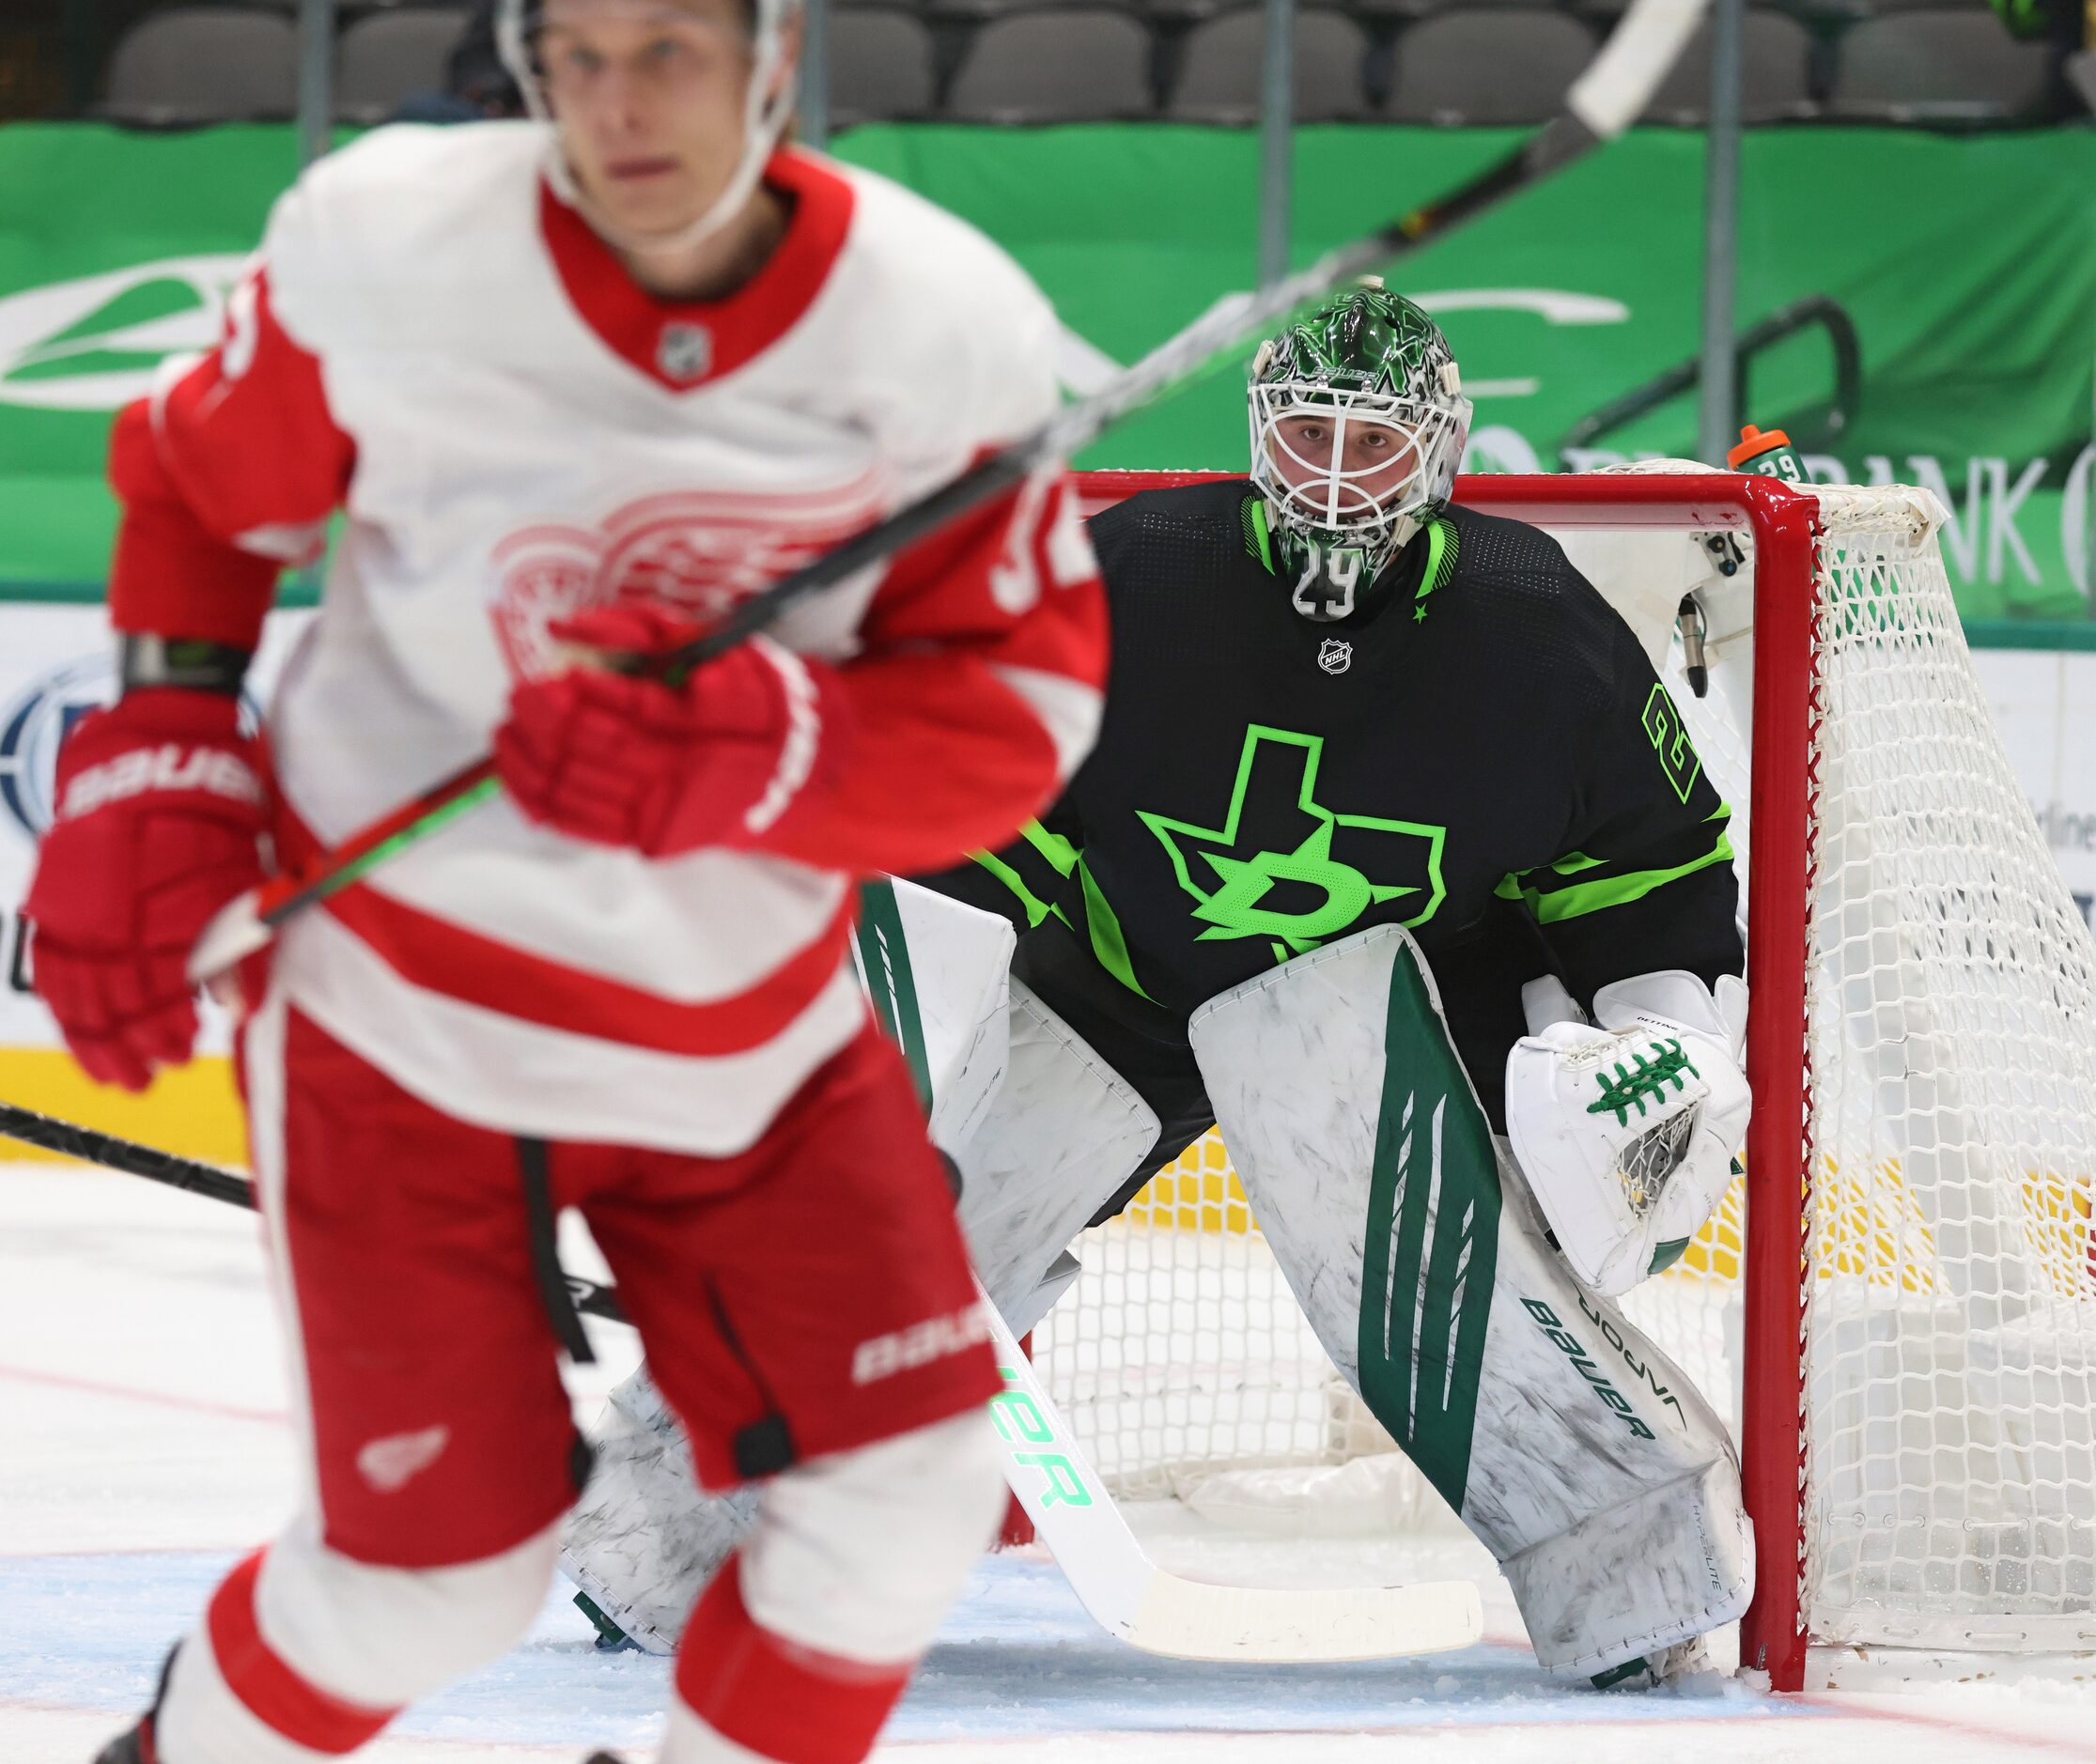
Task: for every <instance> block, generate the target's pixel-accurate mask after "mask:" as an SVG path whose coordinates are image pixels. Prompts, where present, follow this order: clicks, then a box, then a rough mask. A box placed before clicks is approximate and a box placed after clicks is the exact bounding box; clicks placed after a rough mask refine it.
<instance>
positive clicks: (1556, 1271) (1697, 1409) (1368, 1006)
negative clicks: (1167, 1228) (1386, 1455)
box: [1191, 925, 1753, 1676]
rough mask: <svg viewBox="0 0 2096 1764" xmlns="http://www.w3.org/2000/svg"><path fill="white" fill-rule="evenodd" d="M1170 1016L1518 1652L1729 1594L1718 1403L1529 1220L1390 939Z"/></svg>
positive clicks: (1567, 1649)
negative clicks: (1486, 1551) (1469, 1552)
mask: <svg viewBox="0 0 2096 1764" xmlns="http://www.w3.org/2000/svg"><path fill="white" fill-rule="evenodd" d="M1191 1037H1192V1041H1193V1048H1194V1054H1195V1057H1196V1059H1197V1060H1199V1061H1200V1065H1201V1071H1202V1075H1203V1078H1204V1079H1205V1080H1206V1082H1207V1086H1208V1093H1209V1096H1210V1098H1211V1099H1212V1100H1213V1101H1214V1103H1215V1106H1216V1112H1217V1115H1218V1118H1219V1122H1220V1125H1221V1127H1222V1132H1223V1137H1224V1138H1225V1140H1226V1141H1227V1142H1228V1144H1229V1146H1230V1151H1231V1157H1232V1161H1233V1162H1234V1165H1235V1166H1236V1168H1237V1171H1238V1174H1239V1176H1240V1177H1241V1178H1242V1180H1243V1182H1244V1184H1245V1187H1246V1190H1247V1192H1248V1194H1249V1195H1250V1199H1251V1203H1252V1209H1253V1211H1254V1213H1255V1214H1256V1215H1257V1216H1258V1218H1259V1221H1260V1224H1261V1226H1262V1228H1263V1230H1265V1236H1266V1239H1267V1243H1268V1245H1269V1246H1270V1247H1271V1248H1272V1250H1273V1252H1274V1255H1275V1258H1276V1259H1277V1261H1279V1262H1280V1264H1281V1270H1282V1272H1283V1274H1284V1275H1285V1276H1286V1277H1287V1279H1288V1283H1289V1285H1290V1287H1291V1288H1292V1289H1293V1290H1294V1292H1295V1293H1296V1298H1297V1300H1298V1301H1299V1302H1300V1303H1301V1305H1302V1307H1303V1309H1304V1312H1305V1314H1306V1315H1307V1316H1308V1317H1309V1319H1310V1322H1311V1323H1312V1327H1313V1328H1314V1329H1315V1330H1316V1332H1317V1335H1318V1338H1319V1339H1320V1340H1321V1341H1322V1342H1323V1344H1324V1346H1325V1349H1326V1352H1327V1354H1330V1355H1331V1358H1332V1360H1333V1363H1334V1364H1335V1365H1336V1366H1337V1367H1338V1368H1339V1369H1340V1371H1341V1372H1342V1373H1343V1375H1344V1377H1345V1378H1346V1380H1347V1382H1348V1383H1349V1384H1351V1385H1353V1386H1354V1388H1355V1389H1356V1390H1357V1391H1359V1393H1360V1395H1361V1397H1362V1398H1363V1400H1365V1401H1366V1402H1367V1404H1368V1406H1369V1408H1370V1409H1371V1410H1372V1411H1373V1412H1374V1415H1375V1416H1376V1418H1377V1419H1378V1420H1380V1421H1381V1422H1382V1423H1383V1425H1384V1426H1385V1427H1387V1428H1389V1429H1390V1432H1391V1434H1392V1435H1393V1436H1394V1437H1395V1438H1396V1440H1397V1441H1398V1443H1399V1445H1400V1446H1402V1447H1404V1448H1405V1452H1406V1453H1407V1455H1408V1456H1410V1457H1411V1458H1412V1460H1413V1462H1415V1463H1417V1464H1418V1465H1419V1467H1420V1468H1421V1471H1422V1472H1424V1473H1425V1475H1426V1476H1427V1478H1429V1480H1431V1481H1432V1482H1433V1483H1434V1484H1435V1486H1436V1488H1437V1489H1438V1490H1439V1491H1440V1493H1441V1494H1442V1495H1443V1497H1444V1498H1446V1499H1447V1500H1448V1502H1449V1504H1450V1505H1451V1506H1452V1507H1453V1508H1454V1509H1456V1511H1457V1512H1458V1513H1459V1514H1460V1515H1461V1517H1462V1519H1463V1521H1464V1523H1465V1524H1467V1526H1468V1527H1469V1528H1470V1530H1471V1531H1472V1532H1473V1533H1474V1534H1475V1535H1476V1536H1477V1537H1478V1538H1479V1539H1480V1540H1482V1541H1483V1543H1484V1544H1485V1545H1486V1546H1487V1547H1489V1548H1490V1549H1491V1551H1492V1552H1493V1555H1495V1556H1496V1557H1497V1559H1498V1562H1499V1564H1500V1567H1501V1570H1502V1571H1503V1572H1504V1573H1505V1575H1506V1577H1507V1579H1508V1581H1509V1582H1510V1583H1511V1585H1512V1586H1513V1588H1514V1595H1515V1597H1516V1599H1517V1601H1518V1602H1519V1603H1520V1607H1521V1613H1522V1617H1523V1618H1524V1620H1525V1621H1526V1623H1527V1625H1528V1629H1529V1638H1530V1640H1531V1642H1532V1643H1533V1645H1534V1647H1535V1650H1536V1657H1537V1659H1538V1660H1539V1661H1540V1662H1541V1663H1543V1664H1544V1665H1545V1667H1547V1668H1549V1669H1550V1670H1552V1671H1554V1672H1559V1673H1563V1674H1566V1675H1581V1676H1584V1675H1589V1674H1594V1673H1600V1672H1604V1671H1607V1670H1608V1669H1609V1668H1612V1667H1615V1666H1618V1665H1621V1664H1623V1663H1627V1662H1630V1661H1633V1660H1636V1659H1638V1658H1640V1657H1642V1656H1647V1655H1650V1654H1652V1653H1653V1652H1654V1651H1655V1650H1658V1649H1662V1648H1669V1647H1671V1646H1673V1645H1675V1644H1677V1643H1680V1642H1684V1641H1686V1640H1687V1639H1689V1638H1690V1637H1691V1636H1695V1635H1700V1634H1702V1633H1704V1632H1707V1631H1709V1630H1712V1629H1715V1628H1716V1627H1717V1626H1719V1625H1720V1624H1723V1623H1726V1622H1730V1621H1731V1620H1732V1619H1733V1618H1735V1617H1738V1616H1739V1615H1740V1614H1741V1612H1742V1611H1744V1610H1745V1608H1746V1606H1747V1601H1748V1600H1749V1598H1750V1597H1751V1595H1752V1589H1753V1550H1752V1543H1751V1539H1750V1535H1749V1532H1748V1528H1747V1520H1746V1516H1745V1513H1744V1511H1743V1509H1742V1507H1741V1501H1740V1490H1739V1467H1738V1462H1737V1459H1736V1458H1735V1456H1734V1454H1733V1451H1732V1448H1731V1442H1730V1440H1729V1439H1728V1438H1727V1437H1726V1433H1725V1430H1724V1426H1723V1424H1722V1423H1721V1422H1720V1421H1719V1420H1718V1418H1717V1417H1716V1415H1715V1414H1714V1413H1713V1412H1712V1410H1711V1409H1710V1407H1709V1405H1708V1404H1707V1403H1706V1402H1704V1400H1702V1398H1701V1397H1700V1395H1699V1394H1698V1393H1697V1392H1696V1390H1695V1389H1694V1387H1693V1386H1692V1385H1689V1383H1688V1381H1687V1380H1686V1378H1685V1376H1684V1375H1683V1374H1682V1373H1681V1372H1680V1370H1679V1369H1676V1368H1675V1367H1674V1366H1672V1365H1671V1364H1670V1363H1669V1361H1668V1360H1667V1359H1666V1358H1665V1356H1664V1355H1663V1354H1660V1353H1659V1352H1658V1351H1656V1350H1655V1349H1654V1347H1653V1346H1652V1344H1651V1343H1649V1342H1648V1341H1647V1340H1646V1339H1645V1338H1643V1337H1642V1336H1641V1335H1639V1334H1638V1331H1637V1330H1636V1329H1634V1328H1633V1327H1632V1326H1631V1325H1630V1324H1629V1323H1627V1322H1625V1321H1624V1319H1623V1318H1622V1316H1621V1315H1620V1313H1618V1312H1617V1311H1615V1310H1614V1309H1613V1308H1611V1307H1610V1306H1608V1305H1607V1303H1606V1301H1603V1300H1598V1299H1594V1298H1591V1297H1590V1296H1588V1295H1587V1294H1586V1293H1584V1292H1581V1290H1580V1289H1579V1287H1578V1286H1577V1285H1576V1283H1575V1282H1574V1281H1573V1279H1572V1278H1571V1277H1570V1276H1569V1274H1568V1273H1567V1271H1566V1268H1565V1264H1564V1262H1563V1261H1562V1260H1561V1259H1560V1257H1559V1256H1558V1255H1556V1254H1555V1253H1554V1252H1553V1251H1552V1250H1551V1249H1550V1248H1549V1247H1548V1246H1547V1245H1546V1244H1545V1242H1544V1241H1543V1237H1542V1233H1541V1230H1540V1229H1539V1228H1538V1226H1537V1223H1536V1221H1535V1219H1534V1217H1533V1215H1532V1214H1531V1212H1530V1207H1529V1201H1528V1199H1527V1197H1526V1194H1525V1192H1524V1191H1523V1189H1522V1187H1521V1185H1520V1183H1519V1181H1518V1179H1517V1178H1516V1177H1515V1176H1514V1172H1513V1169H1512V1165H1511V1162H1510V1161H1508V1160H1505V1159H1503V1157H1502V1155H1501V1153H1500V1151H1499V1149H1498V1146H1497V1145H1496V1144H1495V1142H1494V1140H1493V1137H1492V1134H1491V1130H1490V1126H1489V1123H1488V1122H1486V1121H1485V1118H1484V1114H1483V1109H1482V1108H1481V1107H1480V1106H1479V1105H1478V1102H1477V1099H1476V1095H1475V1093H1474V1092H1473V1091H1472V1090H1471V1088H1470V1084H1469V1080H1468V1077H1467V1075H1466V1074H1465V1073H1464V1071H1463V1068H1462V1065H1461V1063H1460V1061H1459V1060H1457V1058H1456V1055H1455V1051H1454V1049H1453V1047H1452V1044H1450V1042H1449V1039H1448V1032H1447V1029H1446V1027H1445V1026H1444V1024H1443V1022H1442V1019H1441V1014H1440V1001H1439V998H1438V997H1437V995H1436V993H1435V990H1434V986H1433V982H1432V978H1431V976H1430V975H1429V974H1428V972H1427V969H1426V966H1425V963H1424V960H1423V959H1422V958H1421V955H1420V953H1419V949H1418V946H1417V945H1416V944H1415V943H1414V942H1413V941H1412V939H1411V937H1410V936H1408V935H1407V934H1406V933H1405V932H1404V931H1403V930H1401V929H1399V928H1397V927H1395V926H1388V925H1386V926H1379V927H1377V928H1375V929H1374V930H1371V931H1367V932H1363V933H1361V934H1360V935H1359V936H1354V937H1350V938H1347V939H1345V940H1343V941H1342V942H1339V943H1335V944H1333V945H1331V946H1329V947H1328V948H1327V949H1323V950H1319V951H1315V952H1312V953H1311V954H1308V955H1303V956H1298V957H1297V958H1296V960H1294V961H1292V962H1289V963H1287V964H1285V965H1284V966H1283V967H1279V968H1276V969H1274V970H1272V971H1271V972H1269V973H1266V974H1263V975H1261V976H1259V977H1258V978H1256V979H1254V980H1252V981H1249V982H1247V983H1245V984H1244V985H1242V986H1239V987H1236V988H1234V989H1233V990H1232V991H1230V992H1227V993H1225V994H1223V995H1222V996H1221V997H1219V998H1215V999H1213V1000H1211V1001H1210V1002H1209V1003H1207V1004H1205V1005H1203V1007H1202V1008H1201V1009H1200V1010H1199V1011H1197V1012H1196V1013H1195V1014H1194V1016H1193V1020H1192V1024H1191Z"/></svg>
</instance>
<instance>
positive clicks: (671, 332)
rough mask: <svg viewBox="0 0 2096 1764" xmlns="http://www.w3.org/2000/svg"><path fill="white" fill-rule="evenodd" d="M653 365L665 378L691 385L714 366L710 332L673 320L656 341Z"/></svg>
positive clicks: (680, 320)
mask: <svg viewBox="0 0 2096 1764" xmlns="http://www.w3.org/2000/svg"><path fill="white" fill-rule="evenodd" d="M655 365H656V366H657V367H658V368H659V369H660V371H661V375H662V378H663V379H670V380H675V381H676V382H677V383H678V384H679V385H687V386H688V385H690V384H691V382H692V381H693V380H697V379H705V378H706V369H707V368H709V367H711V366H712V365H713V333H711V332H709V331H708V330H706V327H705V326H704V325H695V324H692V323H691V322H690V321H689V320H685V319H673V320H672V321H671V322H670V323H668V324H666V325H664V326H663V327H662V333H661V335H660V336H659V337H657V338H656V340H655Z"/></svg>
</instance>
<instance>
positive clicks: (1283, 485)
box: [1251, 279, 1470, 623]
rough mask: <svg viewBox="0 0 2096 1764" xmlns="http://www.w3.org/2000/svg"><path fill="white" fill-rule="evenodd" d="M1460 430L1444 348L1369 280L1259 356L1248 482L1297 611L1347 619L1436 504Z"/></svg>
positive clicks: (1456, 378) (1403, 303)
mask: <svg viewBox="0 0 2096 1764" xmlns="http://www.w3.org/2000/svg"><path fill="white" fill-rule="evenodd" d="M1469 433H1470V401H1469V400H1468V399H1467V398H1466V397H1464V396H1463V381H1462V377H1461V375H1460V374H1459V373H1458V372H1457V371H1456V365H1455V357H1454V355H1453V354H1452V352H1451V351H1450V349H1449V344H1448V339H1447V338H1446V337H1444V336H1443V335H1442V334H1441V329H1440V327H1439V326H1438V325H1436V323H1435V322H1434V321H1433V319H1431V318H1429V317H1427V316H1426V314H1425V313H1424V312H1423V311H1422V310H1421V308H1420V307H1418V306H1416V305H1414V304H1413V303H1412V302H1410V301H1408V300H1405V298H1404V297H1403V296H1402V295H1398V294H1392V293H1390V291H1389V290H1387V289H1386V288H1385V287H1384V286H1382V284H1381V283H1380V282H1379V281H1375V280H1373V279H1371V280H1367V281H1363V282H1362V283H1361V284H1359V286H1355V287H1352V288H1349V289H1348V290H1346V291H1345V292H1344V293H1343V294H1341V295H1339V296H1337V297H1336V298H1335V299H1333V300H1331V301H1329V302H1327V303H1326V304H1325V305H1323V306H1321V307H1319V308H1318V309H1317V311H1315V312H1314V313H1312V314H1311V315H1310V317H1307V318H1304V319H1300V320H1298V321H1297V322H1296V323H1295V324H1292V325H1290V326H1289V327H1288V328H1287V329H1286V330H1285V331H1282V332H1281V333H1280V334H1279V335H1277V336H1274V337H1271V338H1269V339H1268V340H1267V341H1266V342H1265V343H1263V344H1261V345H1260V346H1259V353H1258V354H1257V355H1256V356H1255V357H1254V358H1253V360H1252V364H1251V481H1252V484H1253V486H1254V487H1256V488H1257V489H1258V490H1259V492H1260V494H1261V495H1262V496H1263V497H1264V499H1265V505H1266V523H1267V526H1268V528H1269V529H1270V530H1271V532H1272V533H1273V534H1274V538H1275V553H1276V555H1275V565H1276V567H1277V568H1278V569H1279V570H1281V572H1282V573H1284V574H1285V575H1286V576H1287V577H1288V579H1289V580H1291V582H1292V583H1293V590H1292V593H1291V596H1290V600H1291V604H1292V605H1293V606H1294V607H1295V609H1296V611H1297V612H1299V613H1301V614H1302V615H1303V616H1304V617H1305V618H1307V619H1312V620H1316V621H1318V622H1320V623H1327V622H1330V621H1332V620H1336V619H1343V618H1345V617H1347V616H1348V615H1349V614H1351V613H1352V612H1353V611H1355V608H1356V606H1357V605H1358V604H1359V598H1360V596H1364V595H1366V594H1367V593H1368V592H1369V591H1370V590H1371V589H1372V588H1373V587H1374V583H1375V581H1376V580H1377V579H1378V578H1380V577H1381V576H1382V575H1383V573H1384V572H1385V571H1386V570H1387V569H1389V567H1390V564H1391V562H1392V561H1393V560H1394V559H1395V558H1396V557H1397V554H1398V553H1399V552H1400V551H1402V550H1403V549H1405V545H1406V543H1407V542H1408V541H1409V540H1410V539H1411V537H1412V535H1413V534H1415V533H1417V532H1418V531H1419V530H1420V529H1421V527H1422V526H1424V525H1425V524H1426V522H1427V521H1428V520H1429V519H1430V518H1432V517H1433V516H1434V515H1435V514H1436V513H1437V512H1438V511H1439V510H1440V509H1441V508H1442V507H1444V506H1445V505H1446V503H1447V502H1448V500H1449V497H1450V495H1451V493H1452V491H1453V489H1454V487H1455V472H1456V467H1457V466H1458V465H1459V464H1460V463H1461V461H1462V458H1463V449H1464V445H1465V443H1466V442H1467V440H1468V439H1469Z"/></svg>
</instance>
